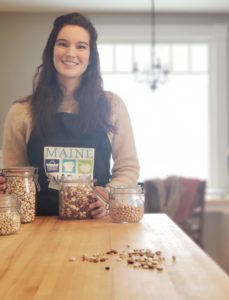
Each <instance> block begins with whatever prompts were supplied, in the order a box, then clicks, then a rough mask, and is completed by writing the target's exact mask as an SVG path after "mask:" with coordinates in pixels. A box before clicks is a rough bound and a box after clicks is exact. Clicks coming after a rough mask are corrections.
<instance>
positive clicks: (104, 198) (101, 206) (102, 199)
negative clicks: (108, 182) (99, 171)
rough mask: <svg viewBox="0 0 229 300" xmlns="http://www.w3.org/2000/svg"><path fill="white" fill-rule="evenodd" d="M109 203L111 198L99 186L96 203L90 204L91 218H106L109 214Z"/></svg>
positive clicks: (96, 190)
mask: <svg viewBox="0 0 229 300" xmlns="http://www.w3.org/2000/svg"><path fill="white" fill-rule="evenodd" d="M108 201H109V196H108V194H107V192H106V190H105V189H104V188H103V187H101V186H97V187H96V188H95V202H93V203H91V204H90V210H91V216H92V218H93V219H100V218H104V217H105V216H106V215H107V214H108V209H107V206H108V204H107V203H108Z"/></svg>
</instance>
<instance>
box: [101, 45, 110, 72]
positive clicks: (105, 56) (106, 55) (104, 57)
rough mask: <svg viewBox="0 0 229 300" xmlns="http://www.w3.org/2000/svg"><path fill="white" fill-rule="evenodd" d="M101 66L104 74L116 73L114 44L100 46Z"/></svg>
mask: <svg viewBox="0 0 229 300" xmlns="http://www.w3.org/2000/svg"><path fill="white" fill-rule="evenodd" d="M98 51H99V58H100V66H101V71H102V72H111V71H114V47H113V45H112V44H100V45H98Z"/></svg>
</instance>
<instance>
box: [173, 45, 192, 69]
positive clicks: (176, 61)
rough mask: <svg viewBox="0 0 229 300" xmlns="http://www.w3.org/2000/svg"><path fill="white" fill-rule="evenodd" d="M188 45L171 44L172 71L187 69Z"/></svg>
mask: <svg viewBox="0 0 229 300" xmlns="http://www.w3.org/2000/svg"><path fill="white" fill-rule="evenodd" d="M188 59H189V56H188V45H172V64H173V71H188V69H189V64H188Z"/></svg>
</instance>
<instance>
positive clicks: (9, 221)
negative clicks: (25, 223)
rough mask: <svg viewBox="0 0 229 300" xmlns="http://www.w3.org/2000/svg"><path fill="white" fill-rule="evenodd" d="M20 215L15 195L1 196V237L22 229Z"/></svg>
mask: <svg viewBox="0 0 229 300" xmlns="http://www.w3.org/2000/svg"><path fill="white" fill-rule="evenodd" d="M20 224H21V220H20V213H19V204H18V201H17V198H16V197H15V196H14V195H9V194H1V195H0V235H9V234H13V233H16V232H17V231H18V230H19V229H20Z"/></svg>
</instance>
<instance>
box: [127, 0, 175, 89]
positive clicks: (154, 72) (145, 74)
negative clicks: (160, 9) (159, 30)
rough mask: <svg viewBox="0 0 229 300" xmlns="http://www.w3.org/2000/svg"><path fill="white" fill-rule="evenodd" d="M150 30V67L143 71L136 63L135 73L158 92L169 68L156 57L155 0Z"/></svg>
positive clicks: (140, 79) (152, 4) (152, 5)
mask: <svg viewBox="0 0 229 300" xmlns="http://www.w3.org/2000/svg"><path fill="white" fill-rule="evenodd" d="M150 30H151V36H150V40H151V45H150V63H149V66H148V68H147V69H145V68H144V69H141V68H140V67H139V65H138V63H137V62H134V65H133V72H134V74H135V76H136V79H137V80H138V81H140V82H146V83H147V84H148V85H149V86H150V88H151V89H152V90H156V89H157V88H158V85H159V84H161V83H164V82H166V79H167V75H168V73H169V69H168V67H167V66H163V65H162V62H161V59H160V58H158V57H157V55H156V13H155V3H154V0H151V12H150Z"/></svg>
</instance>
